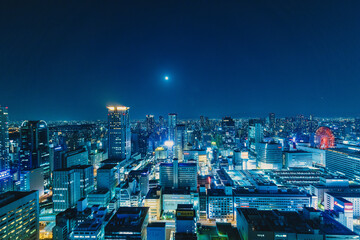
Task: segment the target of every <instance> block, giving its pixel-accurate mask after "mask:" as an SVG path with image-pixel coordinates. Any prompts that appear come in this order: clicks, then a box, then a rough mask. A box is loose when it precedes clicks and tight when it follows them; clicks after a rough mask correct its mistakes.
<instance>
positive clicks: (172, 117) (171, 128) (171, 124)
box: [168, 113, 177, 142]
mask: <svg viewBox="0 0 360 240" xmlns="http://www.w3.org/2000/svg"><path fill="white" fill-rule="evenodd" d="M176 125H177V114H176V113H169V115H168V137H169V141H173V142H175V128H176Z"/></svg>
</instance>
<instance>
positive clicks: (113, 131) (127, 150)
mask: <svg viewBox="0 0 360 240" xmlns="http://www.w3.org/2000/svg"><path fill="white" fill-rule="evenodd" d="M129 109H130V108H128V107H123V106H110V107H108V139H109V158H110V159H116V160H119V161H121V160H124V159H129V158H130V156H131V130H130V115H129Z"/></svg>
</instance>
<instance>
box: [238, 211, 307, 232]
mask: <svg viewBox="0 0 360 240" xmlns="http://www.w3.org/2000/svg"><path fill="white" fill-rule="evenodd" d="M237 211H238V214H241V215H242V216H244V218H245V219H246V221H247V222H248V224H249V227H251V228H252V229H254V231H276V232H293V233H311V232H313V229H312V228H310V227H308V225H307V224H306V222H305V221H303V220H302V218H301V216H300V215H299V213H297V212H285V211H281V212H280V211H277V210H269V211H259V210H257V209H256V208H237Z"/></svg>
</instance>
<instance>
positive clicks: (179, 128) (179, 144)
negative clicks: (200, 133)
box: [175, 124, 187, 160]
mask: <svg viewBox="0 0 360 240" xmlns="http://www.w3.org/2000/svg"><path fill="white" fill-rule="evenodd" d="M185 131H186V127H185V124H178V125H176V128H175V157H176V158H178V159H179V160H182V159H183V152H184V147H185V144H187V141H186V138H185Z"/></svg>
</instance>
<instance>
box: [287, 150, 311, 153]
mask: <svg viewBox="0 0 360 240" xmlns="http://www.w3.org/2000/svg"><path fill="white" fill-rule="evenodd" d="M283 153H295V154H296V153H310V154H312V153H311V152H307V151H304V150H296V151H283Z"/></svg>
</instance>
